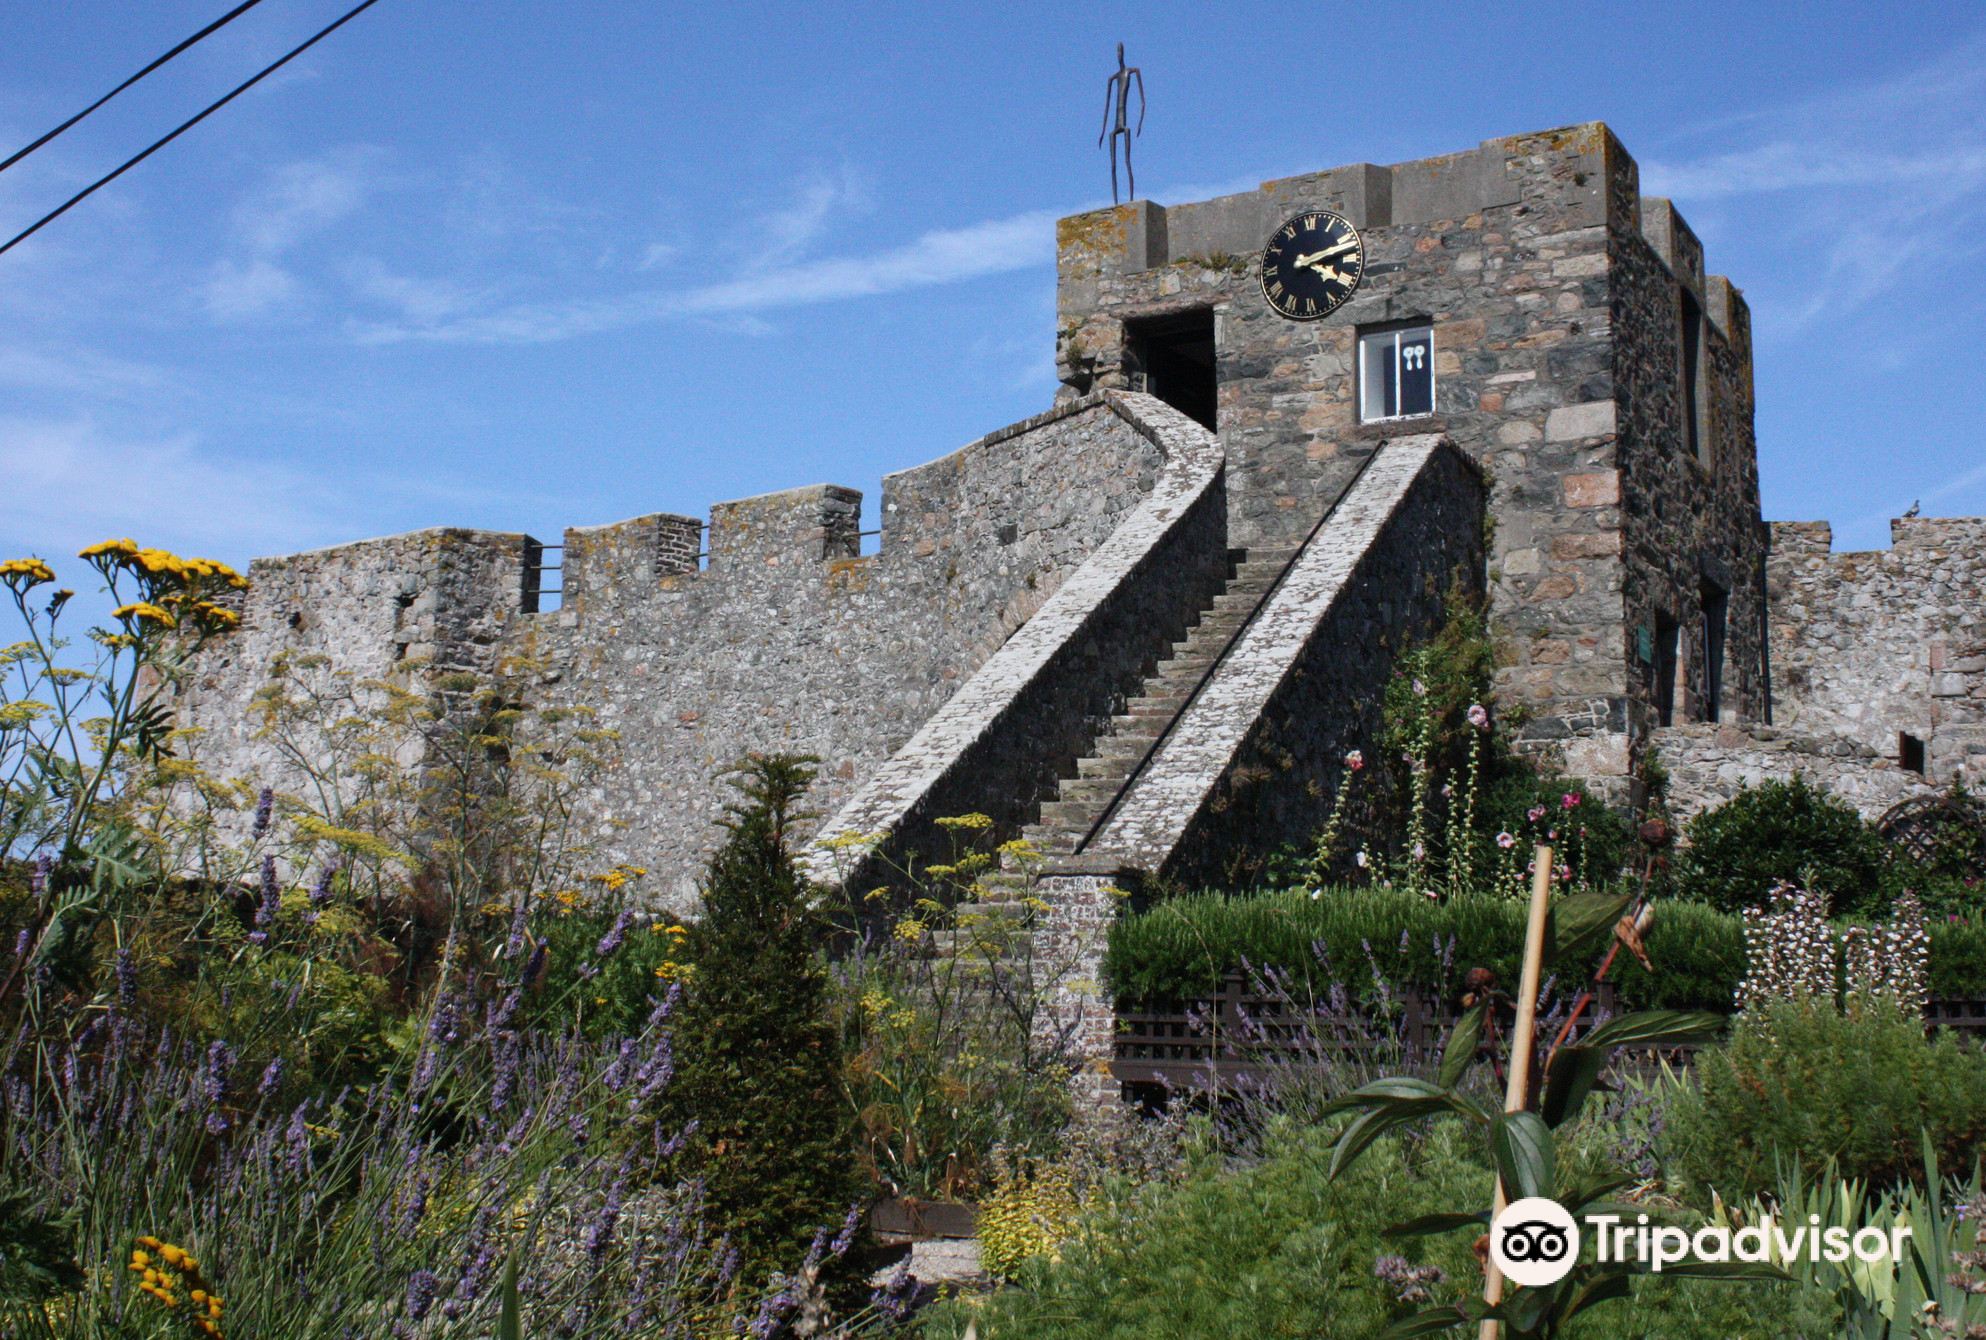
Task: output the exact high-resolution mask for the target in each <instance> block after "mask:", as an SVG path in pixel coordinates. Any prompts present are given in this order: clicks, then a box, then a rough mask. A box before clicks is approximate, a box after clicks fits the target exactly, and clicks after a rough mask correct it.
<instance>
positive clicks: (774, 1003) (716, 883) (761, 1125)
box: [669, 755, 860, 1266]
mask: <svg viewBox="0 0 1986 1340" xmlns="http://www.w3.org/2000/svg"><path fill="white" fill-rule="evenodd" d="M810 764H811V760H808V759H803V758H798V757H794V756H791V755H773V756H769V757H755V758H753V759H751V760H750V761H749V762H747V763H746V764H744V765H742V766H741V767H740V768H739V769H737V770H736V772H734V773H733V774H732V775H731V777H729V778H728V780H729V781H730V782H731V783H732V784H733V785H734V786H736V787H737V788H738V791H739V793H740V799H738V800H736V801H733V802H732V803H731V804H730V805H728V806H727V812H728V813H729V815H730V818H729V819H727V820H726V821H725V826H726V827H727V828H729V830H730V833H731V836H730V838H729V840H728V841H726V842H725V844H724V846H723V847H722V848H721V849H719V850H718V852H717V853H716V855H714V856H713V857H711V860H710V866H709V870H708V873H707V875H706V877H705V879H704V883H703V902H704V915H703V918H702V919H701V920H700V921H698V922H697V924H696V925H695V926H694V927H691V928H690V936H689V961H690V963H691V965H692V967H693V971H692V974H691V976H690V980H689V983H688V985H687V987H686V988H685V991H684V997H683V1003H682V1006H681V1008H680V1010H679V1012H678V1015H677V1019H678V1024H677V1032H676V1039H677V1056H676V1060H677V1067H678V1069H677V1075H676V1081H675V1084H674V1085H673V1086H672V1088H671V1090H670V1093H669V1097H670V1099H671V1101H672V1103H673V1104H674V1105H675V1110H676V1111H677V1112H678V1113H679V1114H680V1116H681V1117H682V1118H683V1119H684V1120H685V1122H686V1123H687V1122H695V1123H696V1125H695V1128H694V1130H693V1132H692V1133H691V1134H690V1136H689V1138H688V1142H687V1148H686V1149H685V1154H686V1157H687V1160H688V1166H689V1168H690V1169H692V1170H693V1171H694V1172H695V1173H696V1174H697V1175H698V1176H700V1177H701V1178H702V1179H703V1181H704V1186H705V1194H706V1197H707V1203H708V1205H709V1207H710V1209H711V1211H712V1212H713V1213H714V1215H715V1216H716V1218H717V1219H718V1221H719V1222H720V1223H721V1224H722V1226H723V1227H724V1229H725V1230H726V1231H728V1232H729V1233H730V1234H731V1235H732V1241H733V1243H734V1244H735V1245H736V1246H737V1247H738V1249H739V1250H740V1252H741V1253H742V1254H743V1257H744V1259H745V1261H746V1262H747V1263H748V1265H752V1266H762V1265H768V1264H773V1265H776V1264H780V1263H785V1262H791V1261H793V1260H795V1259H797V1258H798V1257H799V1256H800V1255H801V1253H802V1252H804V1251H805V1250H806V1247H807V1243H808V1239H809V1238H810V1237H811V1236H812V1234H813V1232H814V1230H815V1226H816V1225H819V1224H823V1223H830V1222H835V1221H839V1220H840V1219H841V1218H842V1217H843V1216H844V1215H845V1214H846V1213H847V1211H848V1209H849V1207H850V1205H851V1204H853V1203H854V1202H855V1201H856V1199H857V1197H858V1195H859V1194H860V1192H859V1185H860V1183H859V1178H858V1175H857V1171H856V1165H855V1154H854V1140H853V1136H852V1133H851V1132H850V1130H849V1128H848V1119H847V1111H846V1108H845V1107H844V1106H843V1104H842V1102H841V1095H840V1090H839V1078H838V1072H839V1069H840V1066H841V1054H840V1048H839V1046H838V1045H837V1033H836V1029H835V1025H834V1022H833V1020H832V1019H831V1018H830V1016H829V1012H828V978H827V973H826V972H825V970H824V969H823V968H822V966H821V962H820V959H819V957H818V950H819V948H820V944H821V940H822V937H823V921H822V918H821V917H820V915H819V914H818V912H817V910H816V908H815V906H814V898H815V893H816V891H815V890H814V888H813V886H812V885H811V884H810V883H809V882H808V880H807V878H806V876H805V875H804V874H802V872H801V871H800V868H799V866H798V865H797V864H796V863H795V861H794V859H793V856H792V853H791V852H790V851H788V849H787V840H788V838H789V835H790V829H791V826H792V823H793V820H794V818H795V815H796V810H797V805H798V801H799V798H800V795H801V793H802V792H803V791H804V790H805V788H806V786H807V784H808V782H810V781H811V780H812V779H813V775H814V774H813V769H812V767H811V766H810Z"/></svg>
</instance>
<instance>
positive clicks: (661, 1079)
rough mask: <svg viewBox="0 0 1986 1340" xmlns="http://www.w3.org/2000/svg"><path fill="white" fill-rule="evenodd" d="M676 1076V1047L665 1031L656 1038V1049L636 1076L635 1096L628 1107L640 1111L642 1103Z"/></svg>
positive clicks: (660, 1090) (659, 1091)
mask: <svg viewBox="0 0 1986 1340" xmlns="http://www.w3.org/2000/svg"><path fill="white" fill-rule="evenodd" d="M675 1076H676V1051H675V1047H674V1046H673V1045H672V1044H671V1041H670V1038H669V1035H668V1034H667V1033H664V1034H663V1035H662V1036H661V1037H660V1038H658V1039H656V1042H655V1050H654V1051H653V1052H651V1053H650V1054H649V1057H648V1062H647V1064H645V1065H643V1066H642V1067H641V1069H640V1071H638V1072H637V1073H636V1075H635V1077H634V1083H635V1092H634V1097H633V1098H631V1099H629V1100H628V1109H629V1110H630V1111H636V1112H638V1111H640V1110H641V1105H642V1104H643V1103H646V1102H648V1101H649V1100H651V1099H652V1098H654V1097H655V1095H657V1094H659V1093H661V1092H662V1090H663V1089H665V1088H667V1087H668V1085H669V1081H670V1080H672V1079H674V1078H675Z"/></svg>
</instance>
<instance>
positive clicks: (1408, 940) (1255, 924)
mask: <svg viewBox="0 0 1986 1340" xmlns="http://www.w3.org/2000/svg"><path fill="white" fill-rule="evenodd" d="M1523 942H1524V909H1523V906H1522V905H1521V904H1519V903H1516V902H1513V901H1511V900H1509V899H1504V898H1490V897H1481V896H1475V897H1463V898H1451V899H1449V900H1448V901H1446V902H1434V901H1431V900H1429V899H1427V898H1424V897H1421V896H1419V895H1415V894H1408V893H1403V892H1399V891H1396V890H1392V889H1373V888H1362V889H1326V890H1322V891H1319V892H1317V893H1316V894H1315V896H1313V894H1312V893H1306V892H1304V891H1302V890H1288V891H1285V892H1281V893H1266V894H1254V895H1246V896H1239V897H1230V896H1227V895H1224V894H1219V893H1203V894H1194V895H1190V896H1187V897H1183V898H1174V899H1170V900H1168V901H1166V902H1163V903H1160V904H1159V905H1158V906H1156V907H1154V908H1152V909H1151V910H1149V911H1147V912H1143V913H1140V914H1137V915H1135V916H1128V917H1123V918H1120V919H1119V920H1118V922H1117V923H1116V925H1114V926H1113V927H1112V928H1111V933H1110V944H1109V948H1108V949H1107V950H1106V952H1105V956H1104V968H1103V970H1104V975H1105V977H1106V978H1107V980H1108V981H1109V982H1110V985H1111V987H1112V989H1113V990H1114V991H1115V992H1116V994H1117V997H1118V999H1120V1000H1127V1001H1129V1000H1181V999H1191V998H1193V997H1195V996H1199V995H1204V994H1206V993H1207V992H1209V991H1211V990H1212V989H1213V988H1214V987H1215V986H1216V985H1217V984H1218V983H1219V982H1220V980H1221V978H1222V977H1223V976H1225V975H1226V974H1227V973H1228V972H1230V971H1234V970H1236V969H1239V968H1240V967H1241V966H1242V965H1243V964H1244V963H1248V964H1253V965H1255V966H1258V967H1260V966H1265V965H1266V966H1273V967H1276V968H1280V969H1285V970H1287V971H1289V972H1291V973H1293V974H1296V975H1297V976H1298V977H1300V978H1304V979H1308V980H1314V981H1317V982H1318V983H1319V984H1322V983H1324V982H1328V981H1331V980H1335V981H1337V982H1339V983H1340V984H1342V985H1343V986H1344V987H1345V988H1346V989H1347V990H1348V991H1349V992H1350V993H1351V994H1352V995H1353V997H1354V998H1356V999H1360V1000H1369V999H1371V998H1373V997H1374V996H1375V995H1376V994H1377V993H1378V992H1379V991H1381V990H1382V989H1384V988H1385V987H1389V986H1390V987H1398V986H1415V987H1420V988H1422V989H1427V990H1438V989H1440V988H1442V987H1443V986H1445V984H1446V983H1447V982H1448V980H1449V979H1450V977H1451V976H1452V977H1459V976H1460V974H1461V973H1462V972H1463V971H1465V970H1466V969H1468V968H1471V967H1477V966H1482V967H1487V968H1490V969H1491V970H1493V971H1495V972H1496V973H1497V974H1498V976H1499V977H1501V978H1503V980H1505V981H1515V980H1516V971H1517V961H1518V957H1519V955H1520V953H1521V951H1522V948H1523ZM1465 959H1466V960H1467V961H1466V962H1464V961H1462V960H1465Z"/></svg>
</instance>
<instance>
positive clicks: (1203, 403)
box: [1124, 308, 1220, 432]
mask: <svg viewBox="0 0 1986 1340" xmlns="http://www.w3.org/2000/svg"><path fill="white" fill-rule="evenodd" d="M1124 355H1125V370H1126V371H1127V372H1128V373H1129V374H1130V378H1131V389H1132V390H1134V391H1143V392H1144V393H1145V394H1147V395H1155V396H1157V397H1158V398H1159V399H1160V400H1163V401H1164V402H1165V403H1166V404H1168V405H1170V406H1172V407H1173V408H1174V409H1176V410H1178V411H1179V412H1180V413H1181V414H1184V415H1185V416H1186V417H1187V418H1189V419H1191V420H1193V421H1194V422H1195V423H1198V424H1201V425H1202V426H1204V427H1205V428H1206V429H1207V431H1209V432H1213V431H1215V429H1216V427H1217V425H1216V423H1215V420H1216V419H1217V418H1218V417H1219V413H1220V391H1219V385H1220V383H1219V378H1218V376H1217V374H1216V373H1215V368H1214V313H1213V309H1212V308H1201V309H1199V310H1198V311H1192V312H1182V313H1180V314H1179V315H1177V316H1166V317H1154V318H1152V319H1150V320H1147V321H1133V322H1130V323H1128V324H1127V325H1126V327H1125V331H1124Z"/></svg>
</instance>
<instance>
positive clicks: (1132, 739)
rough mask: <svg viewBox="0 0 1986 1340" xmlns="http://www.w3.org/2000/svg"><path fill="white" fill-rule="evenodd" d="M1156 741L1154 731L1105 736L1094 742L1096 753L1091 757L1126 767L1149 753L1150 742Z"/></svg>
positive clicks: (1156, 736)
mask: <svg viewBox="0 0 1986 1340" xmlns="http://www.w3.org/2000/svg"><path fill="white" fill-rule="evenodd" d="M1156 739H1158V733H1157V732H1156V731H1154V732H1152V733H1150V734H1140V735H1106V736H1104V737H1103V738H1102V739H1100V740H1098V741H1097V742H1096V752H1095V753H1094V754H1093V755H1092V757H1094V758H1097V759H1103V760H1114V761H1116V762H1119V763H1123V764H1125V765H1126V766H1127V767H1128V766H1130V765H1132V764H1135V763H1137V762H1138V760H1140V759H1142V758H1143V757H1144V756H1145V755H1146V754H1148V753H1150V752H1151V748H1152V741H1154V740H1156ZM1078 766H1080V765H1078Z"/></svg>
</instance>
